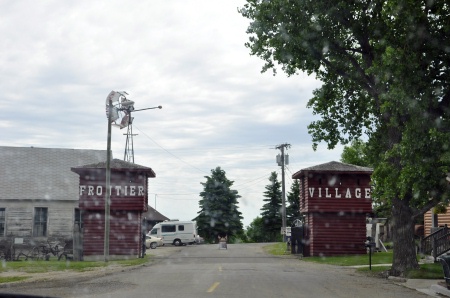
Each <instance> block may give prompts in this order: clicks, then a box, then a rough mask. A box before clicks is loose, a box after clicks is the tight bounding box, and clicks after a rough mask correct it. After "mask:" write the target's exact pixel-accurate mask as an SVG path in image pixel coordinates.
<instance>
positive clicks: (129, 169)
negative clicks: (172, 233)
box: [72, 159, 155, 260]
mask: <svg viewBox="0 0 450 298" xmlns="http://www.w3.org/2000/svg"><path fill="white" fill-rule="evenodd" d="M110 166H111V176H110V177H111V178H110V181H111V182H110V232H109V257H110V258H111V259H123V258H127V257H139V256H141V252H142V245H143V237H142V235H143V234H145V230H144V229H145V227H144V226H145V222H144V216H143V213H144V212H146V211H147V210H148V209H147V208H148V195H147V190H148V178H154V177H155V172H153V170H152V169H151V168H148V167H144V166H141V165H137V164H134V163H129V162H126V161H123V160H119V159H113V160H112V161H111V163H110ZM72 171H73V172H75V173H77V174H78V175H79V176H80V180H79V199H80V200H79V208H80V209H81V210H82V223H83V259H84V260H99V259H102V258H103V257H104V239H105V195H106V163H105V162H101V163H97V164H90V165H85V166H81V167H74V168H72Z"/></svg>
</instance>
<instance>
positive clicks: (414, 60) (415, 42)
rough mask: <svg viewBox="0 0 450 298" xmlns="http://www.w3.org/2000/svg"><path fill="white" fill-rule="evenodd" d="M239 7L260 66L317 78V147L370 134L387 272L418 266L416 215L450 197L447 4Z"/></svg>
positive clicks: (280, 2) (313, 102)
mask: <svg viewBox="0 0 450 298" xmlns="http://www.w3.org/2000/svg"><path fill="white" fill-rule="evenodd" d="M240 12H241V14H242V15H243V16H244V17H246V18H248V19H250V20H251V23H250V26H249V27H248V30H247V32H248V33H249V35H250V38H249V42H248V43H247V44H246V46H247V47H248V48H249V49H250V53H251V54H252V55H255V56H258V57H260V58H261V59H263V60H264V61H265V65H264V67H263V71H266V70H268V69H273V70H274V72H276V68H277V67H281V69H282V70H283V71H284V72H285V73H286V74H287V75H293V74H296V73H297V72H300V71H305V72H307V73H309V74H313V73H314V74H315V75H316V77H317V78H318V79H320V80H321V81H322V83H323V84H322V86H321V87H320V88H319V89H317V90H315V91H314V93H313V97H312V98H311V99H310V100H309V102H308V107H309V108H311V109H312V110H313V114H315V115H319V116H320V119H319V120H317V121H314V122H312V123H311V124H310V125H309V126H308V130H309V133H310V134H311V136H312V139H313V147H314V148H316V147H317V145H318V143H319V142H322V141H324V142H326V143H327V144H328V148H334V147H335V146H336V145H337V144H338V143H342V144H347V143H349V142H351V141H352V140H355V139H358V138H360V137H361V136H363V135H365V136H367V137H368V143H367V151H366V154H367V157H368V160H369V161H370V163H371V165H372V166H373V168H374V173H373V175H372V178H373V181H376V183H375V185H374V192H373V197H375V198H377V199H378V200H379V203H380V205H386V206H392V208H391V210H392V215H393V218H394V224H395V227H394V229H393V233H394V235H393V236H394V239H395V240H394V241H396V242H397V243H396V244H395V246H396V247H398V248H399V249H398V250H397V251H396V254H397V255H396V257H395V258H394V259H396V260H397V261H396V262H394V263H393V271H392V272H394V273H395V274H403V273H404V272H406V271H407V270H408V269H412V268H416V267H417V263H415V262H414V260H415V258H414V254H415V251H414V249H412V248H411V247H410V246H408V245H409V242H410V239H412V236H413V235H412V233H413V232H412V231H413V229H412V226H411V225H412V224H413V223H414V218H416V217H418V216H422V215H423V214H424V212H426V211H427V210H429V209H430V208H431V207H433V206H434V205H436V204H437V203H439V202H445V203H448V198H449V186H448V182H447V181H446V180H445V178H446V176H447V173H448V172H449V170H450V159H449V156H450V155H449V151H450V89H449V87H448V86H450V72H449V69H450V65H449V64H450V51H449V49H450V23H449V22H448V20H449V19H450V6H449V5H448V1H447V0H434V1H422V2H420V3H418V2H416V1H410V0H387V1H385V0H375V1H346V0H338V1H332V2H330V1H327V0H317V1H306V0H299V1H288V0H273V1H261V0H247V3H246V4H245V5H244V7H243V8H241V10H240ZM399 244H401V245H399Z"/></svg>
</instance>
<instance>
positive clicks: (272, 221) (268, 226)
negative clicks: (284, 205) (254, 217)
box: [261, 172, 282, 241]
mask: <svg viewBox="0 0 450 298" xmlns="http://www.w3.org/2000/svg"><path fill="white" fill-rule="evenodd" d="M269 181H270V184H269V185H266V191H265V192H264V197H265V199H263V201H264V202H265V204H264V205H263V206H262V208H261V211H262V212H261V218H262V221H263V227H264V231H265V233H266V234H267V235H268V239H269V240H268V241H277V240H279V239H280V237H281V236H280V235H281V226H282V221H281V201H282V192H281V183H280V182H279V181H278V176H277V173H276V172H272V173H271V175H270V177H269Z"/></svg>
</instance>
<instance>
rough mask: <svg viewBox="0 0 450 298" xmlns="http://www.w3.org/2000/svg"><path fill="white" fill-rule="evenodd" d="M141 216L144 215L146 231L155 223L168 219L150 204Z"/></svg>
mask: <svg viewBox="0 0 450 298" xmlns="http://www.w3.org/2000/svg"><path fill="white" fill-rule="evenodd" d="M142 216H143V217H144V220H145V225H146V226H145V229H146V233H147V232H150V230H151V229H152V228H153V227H154V226H155V225H156V224H157V223H160V222H163V221H165V220H169V218H168V217H165V216H164V215H162V214H161V213H159V212H158V211H156V210H155V209H153V208H152V207H150V206H148V211H147V212H145V213H143V214H142Z"/></svg>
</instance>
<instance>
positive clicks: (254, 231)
mask: <svg viewBox="0 0 450 298" xmlns="http://www.w3.org/2000/svg"><path fill="white" fill-rule="evenodd" d="M247 238H248V241H249V242H269V241H270V237H269V235H268V234H267V233H266V231H265V228H264V220H263V219H262V217H259V216H258V217H256V218H255V219H254V220H253V221H252V222H251V223H250V226H248V227H247Z"/></svg>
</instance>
